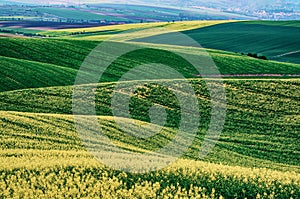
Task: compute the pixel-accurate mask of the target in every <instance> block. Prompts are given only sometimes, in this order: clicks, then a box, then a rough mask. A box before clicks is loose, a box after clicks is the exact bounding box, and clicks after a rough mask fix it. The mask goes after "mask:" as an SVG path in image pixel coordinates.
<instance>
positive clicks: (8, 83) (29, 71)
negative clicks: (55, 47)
mask: <svg viewBox="0 0 300 199" xmlns="http://www.w3.org/2000/svg"><path fill="white" fill-rule="evenodd" d="M76 74H77V70H75V69H72V68H66V67H61V66H57V65H53V64H46V63H40V62H34V61H27V60H21V59H15V58H8V57H2V56H0V92H2V91H11V90H18V89H25V88H39V87H49V86H64V85H73V84H74V80H75V77H76Z"/></svg>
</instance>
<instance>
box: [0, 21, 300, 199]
mask: <svg viewBox="0 0 300 199" xmlns="http://www.w3.org/2000/svg"><path fill="white" fill-rule="evenodd" d="M262 23H263V24H262ZM157 26H169V28H170V29H169V30H170V31H172V30H173V31H174V30H178V31H187V33H188V34H189V35H191V36H192V37H195V38H196V39H197V40H198V39H199V38H200V36H201V37H202V36H206V38H211V40H212V38H213V37H212V36H211V37H210V36H209V35H210V34H212V33H215V38H218V37H216V35H217V34H219V33H220V32H221V28H220V27H228V29H229V27H232V28H231V29H232V32H234V31H237V30H238V28H237V27H240V28H245V27H249V26H251V27H253V30H252V32H251V30H249V34H251V35H250V36H251V37H253V38H254V37H255V35H252V34H254V33H256V34H257V35H256V37H264V35H265V33H264V31H263V29H264V28H266V27H270V28H271V29H272V30H273V31H274V30H275V29H276V30H277V29H280V30H281V31H278V32H277V34H278V35H277V34H276V37H273V39H274V40H272V41H269V40H271V38H269V40H268V41H267V40H266V41H264V44H265V45H257V46H255V45H253V44H252V47H251V48H250V47H249V49H248V48H246V46H247V44H248V43H246V41H245V42H244V43H240V45H241V46H245V49H247V51H248V50H251V52H260V51H259V49H264V50H265V51H264V52H269V53H272V52H273V51H272V50H271V46H274V48H275V47H276V45H279V42H278V41H277V40H278V39H282V38H284V37H285V36H286V37H287V39H286V40H282V42H283V43H284V42H286V43H285V44H282V45H285V46H286V49H289V50H291V49H293V48H294V47H295V46H294V44H293V43H289V42H290V41H288V39H290V38H288V37H289V34H291V35H295V34H296V33H295V30H294V29H297V28H298V22H289V23H288V22H280V23H279V22H277V23H273V22H235V23H227V21H223V22H220V21H219V22H217V21H213V22H205V21H203V22H181V23H170V24H167V25H166V23H153V24H132V25H123V26H108V27H99V28H93V29H72V30H61V31H51V32H47V34H49V35H50V34H52V36H56V38H39V39H38V38H0V47H1V48H0V67H1V70H0V83H1V84H0V143H1V144H0V198H243V199H244V198H294V199H297V198H300V164H299V156H300V152H299V151H300V147H299V144H298V141H299V127H300V117H299V106H300V100H299V99H300V90H299V87H300V79H299V77H298V75H299V74H300V65H299V64H297V63H299V59H298V60H297V58H296V57H293V56H292V55H291V56H292V57H293V61H291V62H294V63H286V62H278V61H269V60H260V59H255V58H251V57H248V56H246V55H241V54H240V53H235V50H232V49H229V47H228V49H227V48H226V49H225V48H224V49H222V48H221V47H219V48H218V47H217V46H215V47H210V48H211V49H207V52H208V53H209V55H210V56H211V57H212V59H213V60H214V62H215V64H216V66H217V68H218V69H219V71H220V73H221V74H222V75H225V77H226V78H224V80H223V85H224V87H225V91H226V109H227V111H226V119H225V125H224V129H223V131H222V134H221V136H220V138H219V140H218V142H217V144H216V146H215V147H214V149H213V150H212V151H211V153H210V154H209V155H208V156H206V157H204V158H199V150H200V148H201V145H202V144H203V140H204V138H205V135H206V134H207V131H208V128H209V125H210V122H211V114H212V102H211V96H210V93H209V91H208V88H209V85H211V86H215V87H217V86H219V85H220V84H219V83H220V79H217V78H214V77H210V78H206V79H203V78H201V77H198V76H199V74H198V71H196V69H195V68H194V67H193V66H191V65H190V64H187V62H185V61H183V60H181V59H179V58H178V56H176V55H175V54H174V53H171V52H169V51H167V49H170V50H172V51H173V52H178V53H184V54H193V55H198V56H199V57H201V56H207V55H205V54H203V52H202V51H199V50H198V49H197V48H195V47H188V46H165V45H162V44H157V43H155V42H154V43H152V44H149V43H146V42H145V41H143V43H138V42H133V41H132V40H134V39H137V38H141V37H143V36H153V35H154V36H155V35H157V34H161V32H151V31H149V32H148V33H147V29H151V28H153V27H157ZM262 26H263V28H261V27H262ZM218 27H219V28H220V29H219V30H218V31H217V30H215V31H212V30H211V29H217V28H218ZM134 28H135V29H144V30H146V33H147V34H145V35H143V34H128V33H126V34H125V35H124V37H120V38H121V39H120V40H118V41H114V42H112V43H111V44H116V43H118V42H126V43H128V45H138V46H141V47H143V49H141V50H138V51H134V52H131V53H127V54H125V55H122V56H121V57H119V58H118V59H117V60H115V61H114V63H113V64H111V65H110V66H109V67H108V68H107V70H105V72H104V75H103V76H102V78H101V79H100V80H99V82H98V83H96V84H89V85H81V87H82V88H85V89H93V88H94V87H96V89H95V90H93V91H94V92H95V95H96V98H95V111H96V113H97V116H98V123H99V125H100V126H101V127H102V129H104V133H105V135H106V136H107V137H109V138H110V140H111V141H112V142H113V143H114V144H116V145H117V146H119V147H120V148H121V149H124V150H125V151H131V152H136V153H146V152H152V151H155V150H157V149H159V148H161V147H162V146H165V145H166V144H168V143H169V142H170V141H171V140H172V139H173V138H174V136H175V135H176V129H178V127H179V125H180V120H181V114H182V111H181V109H180V104H179V101H178V100H177V99H176V96H175V95H174V93H173V91H172V90H170V89H167V88H165V87H163V86H161V85H160V84H159V83H163V82H168V84H172V85H176V88H177V87H178V88H183V87H184V80H182V79H156V80H153V81H151V82H149V81H139V82H140V83H141V82H144V84H142V86H138V87H136V91H135V92H134V94H133V95H132V96H131V99H130V104H129V113H130V115H131V117H132V118H133V119H134V121H135V123H136V124H139V125H140V126H139V125H137V126H132V125H131V124H130V123H129V120H128V119H125V118H119V119H121V121H122V125H123V126H125V127H126V128H127V130H128V131H129V133H139V132H140V131H141V132H147V133H153V132H154V131H155V129H157V127H159V126H157V124H150V122H151V121H150V120H151V118H150V117H149V111H150V110H149V109H150V108H151V107H152V106H153V105H159V106H161V107H164V108H165V110H166V113H167V119H166V124H165V126H164V127H163V128H162V131H161V132H160V133H159V134H155V135H154V136H152V137H149V138H138V137H132V136H130V134H128V132H124V130H122V129H120V127H119V126H118V125H117V123H116V121H115V119H116V118H115V117H113V110H112V107H111V103H112V94H113V90H114V88H115V86H116V85H117V84H116V82H117V81H118V80H119V79H120V78H121V77H122V75H124V74H125V73H126V72H127V71H129V70H130V69H132V68H134V67H136V66H138V65H140V64H149V63H151V62H152V61H153V60H155V61H156V62H158V63H161V64H166V65H169V66H171V67H172V68H173V69H175V70H177V71H178V72H179V73H181V74H182V75H183V76H184V77H185V78H186V80H187V81H188V82H189V83H190V85H191V86H192V88H193V90H194V91H195V95H196V98H197V100H198V105H197V106H198V107H199V113H200V116H201V117H200V118H199V126H198V128H197V129H198V130H197V132H196V136H195V138H194V139H193V142H192V144H191V146H190V147H189V148H188V150H187V151H185V153H184V154H183V155H182V156H181V157H180V158H179V159H178V160H177V161H176V162H175V163H173V164H171V165H170V166H168V167H166V168H163V169H161V170H157V171H153V172H149V173H145V174H135V173H130V172H123V171H117V170H114V169H112V168H109V167H107V166H106V165H105V164H103V163H101V162H99V161H97V160H96V159H95V158H94V157H93V156H92V154H91V153H89V151H87V148H86V147H85V146H84V143H83V142H82V139H81V138H80V135H79V134H78V132H77V130H76V128H75V127H76V126H75V123H74V115H73V110H74V109H73V108H74V107H73V106H72V97H73V91H74V86H73V85H74V81H75V78H76V75H77V72H78V69H79V68H80V66H81V64H82V63H83V61H84V60H85V58H86V56H87V55H89V53H90V52H91V50H93V49H94V48H95V47H96V46H97V45H98V44H101V42H102V41H101V38H102V39H103V38H104V37H103V36H105V37H111V36H113V35H114V34H116V33H119V32H122V31H125V30H128V29H134ZM287 29H289V30H290V29H291V30H293V31H291V30H290V31H289V32H288V33H287V32H286V31H287ZM83 30H86V32H90V33H91V34H92V35H81V36H80V37H79V36H75V37H73V36H70V33H72V32H81V31H83ZM225 30H226V29H224V32H226V31H225ZM244 30H245V31H248V29H244ZM255 30H257V31H255ZM297 30H298V29H297ZM101 31H103V32H102V33H101ZM202 31H203V32H202ZM104 32H105V34H104ZM165 33H167V31H166V32H165ZM224 34H225V33H224ZM225 36H226V38H224V39H223V44H224V45H225V43H226V42H228V43H232V40H230V36H232V35H231V34H229V33H228V34H225ZM246 36H249V35H247V34H245V35H244V36H243V35H242V34H240V35H239V37H238V38H237V39H239V41H240V40H242V38H243V37H246ZM227 40H228V41H227ZM290 40H291V39H290ZM207 41H208V39H207ZM248 42H249V41H248ZM210 43H211V44H212V45H217V44H218V45H220V46H221V42H220V41H218V40H216V42H215V43H214V42H212V41H210ZM201 44H202V43H201ZM267 44H268V45H267ZM295 45H296V44H295ZM112 46H114V45H112ZM160 46H161V47H162V46H164V49H165V50H161V49H155V48H157V47H158V48H159V47H160ZM232 46H233V44H232ZM214 48H216V49H219V50H215V49H214ZM16 49H17V50H16ZM220 49H222V50H220ZM286 49H284V48H281V47H280V49H279V50H281V52H280V53H285V52H286V51H287V50H286ZM223 50H228V51H223ZM229 51H232V52H229ZM247 51H245V52H247ZM236 52H241V51H236ZM249 52H250V51H249ZM102 53H105V52H102ZM105 55H106V58H107V59H109V58H111V57H112V56H113V55H110V54H107V53H106V54H105ZM284 61H289V60H284ZM158 71H160V69H159V68H157V69H155V68H154V69H153V70H152V71H150V72H151V73H153V74H155V73H158ZM95 75H96V74H94V73H93V72H91V73H88V72H87V73H86V78H87V80H88V79H92V78H93V77H94V76H95ZM235 75H240V76H238V77H235ZM260 75H265V76H266V77H261V76H260ZM276 75H278V76H276ZM293 76H294V77H293ZM138 79H139V78H138V77H137V80H138ZM91 83H93V82H91ZM135 83H136V81H134V80H133V81H123V82H120V84H119V86H121V87H122V88H128V87H130V86H133V85H134V84H135ZM121 93H122V94H123V95H129V93H128V92H127V91H126V90H122V92H121ZM80 95H82V96H85V95H88V94H87V93H85V92H84V91H82V92H81V93H80ZM182 95H183V96H189V94H188V92H187V91H183V92H182ZM220 96H221V95H220ZM88 99H89V98H87V99H82V103H83V104H86V103H89V101H88ZM224 106H225V104H224V101H222V103H218V104H217V107H220V108H221V107H224ZM80 111H81V112H80V114H83V115H86V114H89V113H88V112H86V110H85V109H82V110H80ZM216 114H217V113H216ZM86 125H87V126H89V128H91V129H92V130H94V129H93V125H92V124H91V121H89V120H87V121H86ZM141 126H143V128H142V130H141ZM95 131H96V130H95ZM183 135H185V136H190V132H183ZM90 139H91V140H90V141H91V142H93V143H102V142H101V141H99V140H93V138H90ZM211 139H212V138H209V140H211ZM183 143H184V140H181V139H179V140H178V143H177V144H178V145H181V144H183ZM104 156H105V154H104ZM104 158H108V159H109V158H110V156H109V155H107V156H105V157H104ZM133 161H134V160H133ZM144 161H145V164H147V162H148V161H149V162H151V160H150V159H145V160H144ZM138 166H139V165H137V167H138Z"/></svg>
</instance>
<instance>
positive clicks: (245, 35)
mask: <svg viewBox="0 0 300 199" xmlns="http://www.w3.org/2000/svg"><path fill="white" fill-rule="evenodd" d="M299 26H300V22H299V21H293V22H290V23H287V22H264V21H262V22H236V23H226V24H219V25H214V26H210V27H204V28H200V29H196V30H190V31H186V32H184V33H185V34H187V35H189V36H190V37H192V38H193V39H195V40H197V41H198V42H199V43H200V44H201V45H202V46H203V47H206V48H213V49H220V50H226V51H232V52H239V53H246V54H247V53H261V54H263V55H265V56H267V57H268V58H269V59H273V60H277V61H285V62H292V63H300V59H299V52H298V53H295V54H290V55H289V56H282V55H284V54H286V53H293V52H296V51H299V50H300V47H299V46H300V36H299V32H300V28H299Z"/></svg>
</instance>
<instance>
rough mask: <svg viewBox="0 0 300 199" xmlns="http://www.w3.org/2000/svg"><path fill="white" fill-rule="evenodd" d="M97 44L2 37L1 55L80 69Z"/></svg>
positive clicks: (0, 42)
mask: <svg viewBox="0 0 300 199" xmlns="http://www.w3.org/2000/svg"><path fill="white" fill-rule="evenodd" d="M97 43H99V42H91V41H73V40H58V39H32V38H1V37H0V55H1V56H6V57H13V58H18V59H26V60H31V61H38V62H42V63H48V64H55V65H58V66H64V67H69V68H79V66H80V65H81V63H82V61H83V60H84V58H85V57H86V56H87V55H88V54H89V52H90V51H91V49H93V48H94V47H96V46H97Z"/></svg>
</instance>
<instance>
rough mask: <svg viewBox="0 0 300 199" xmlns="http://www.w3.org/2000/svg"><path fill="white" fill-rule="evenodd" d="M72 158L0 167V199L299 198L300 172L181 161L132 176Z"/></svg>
mask: <svg viewBox="0 0 300 199" xmlns="http://www.w3.org/2000/svg"><path fill="white" fill-rule="evenodd" d="M7 159H9V158H7ZM46 159H47V158H45V160H46ZM64 159H65V160H66V159H67V158H64ZM35 161H38V160H35ZM74 161H75V159H74V160H66V161H62V162H60V163H58V162H57V163H52V164H49V165H48V166H47V162H43V163H42V161H41V164H40V165H39V166H34V167H30V166H29V165H28V166H26V165H24V166H21V165H22V164H19V165H18V164H17V165H18V166H13V165H12V166H11V167H10V168H9V167H5V168H4V167H0V198H112V199H115V198H128V199H129V198H130V199H131V198H161V199H167V198H216V199H221V198H294V199H296V198H299V196H300V174H299V173H297V172H279V171H274V170H268V169H260V168H257V169H250V168H244V167H235V166H226V165H218V164H212V163H206V162H200V161H193V160H178V161H177V162H176V163H174V164H172V165H171V166H169V167H168V168H165V169H163V170H159V171H155V172H151V173H147V174H131V173H125V172H119V171H114V170H111V169H109V168H107V167H105V166H103V165H101V164H100V163H99V162H97V161H95V160H93V159H92V158H88V157H85V158H82V159H80V158H77V163H76V162H74ZM87 162H88V163H87ZM27 164H28V163H27ZM0 165H1V164H0Z"/></svg>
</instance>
